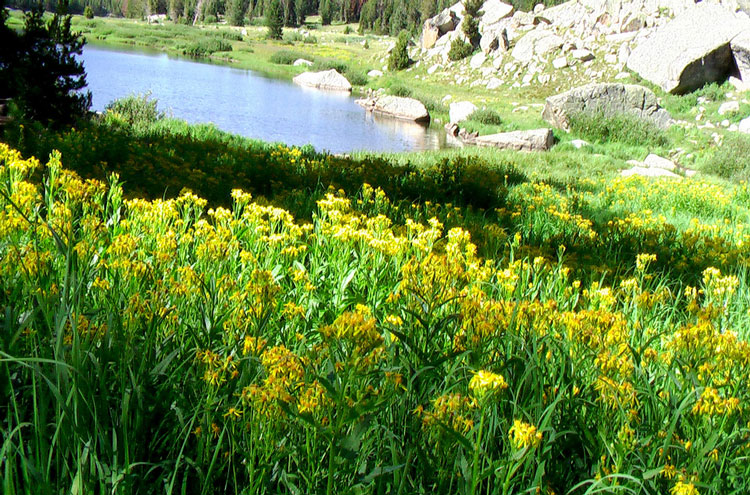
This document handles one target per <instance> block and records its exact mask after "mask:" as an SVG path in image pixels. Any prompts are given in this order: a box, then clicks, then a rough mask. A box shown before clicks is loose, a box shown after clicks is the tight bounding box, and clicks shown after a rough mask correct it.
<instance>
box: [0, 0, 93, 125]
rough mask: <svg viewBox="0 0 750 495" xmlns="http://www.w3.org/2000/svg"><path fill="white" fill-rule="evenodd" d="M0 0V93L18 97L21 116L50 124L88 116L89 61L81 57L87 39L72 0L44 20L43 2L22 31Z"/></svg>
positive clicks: (29, 13) (27, 16) (62, 4)
mask: <svg viewBox="0 0 750 495" xmlns="http://www.w3.org/2000/svg"><path fill="white" fill-rule="evenodd" d="M4 3H5V2H4V1H2V2H0V11H2V12H3V13H2V17H0V20H2V28H1V29H0V33H1V34H0V45H1V46H2V49H0V92H1V93H5V94H3V95H0V96H5V97H10V98H12V99H13V101H14V102H15V105H16V107H17V108H18V109H19V111H20V113H21V115H20V116H21V117H23V118H26V119H31V120H35V121H38V122H42V123H44V124H48V123H49V124H56V125H61V124H66V123H70V122H73V121H75V119H76V118H78V117H81V116H83V115H85V114H86V113H87V112H88V109H89V107H90V106H91V93H89V92H86V93H81V92H80V90H82V89H83V88H84V87H85V86H86V74H85V71H84V68H83V64H82V63H81V62H80V61H78V60H77V59H76V55H80V54H81V52H82V50H83V45H84V40H83V38H82V37H81V36H80V35H79V34H78V33H73V32H72V31H71V28H70V15H67V14H66V12H67V0H61V1H60V3H59V4H58V8H57V12H56V13H55V14H54V15H53V16H52V18H51V19H49V20H48V21H45V20H44V7H43V4H42V3H41V2H40V3H38V4H37V5H35V6H34V8H32V9H31V10H30V11H29V12H27V13H26V19H25V23H24V29H23V31H22V32H20V33H16V32H15V31H13V30H11V29H10V28H8V27H7V26H6V24H5V21H6V19H7V13H6V12H5V8H4V7H5V5H4Z"/></svg>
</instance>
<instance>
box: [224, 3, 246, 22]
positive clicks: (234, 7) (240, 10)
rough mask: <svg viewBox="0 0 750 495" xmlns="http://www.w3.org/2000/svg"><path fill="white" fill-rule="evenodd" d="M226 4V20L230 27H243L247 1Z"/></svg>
mask: <svg viewBox="0 0 750 495" xmlns="http://www.w3.org/2000/svg"><path fill="white" fill-rule="evenodd" d="M227 3H228V6H227V17H228V19H227V20H228V22H229V24H231V25H232V26H244V25H245V12H246V11H247V0H228V1H227Z"/></svg>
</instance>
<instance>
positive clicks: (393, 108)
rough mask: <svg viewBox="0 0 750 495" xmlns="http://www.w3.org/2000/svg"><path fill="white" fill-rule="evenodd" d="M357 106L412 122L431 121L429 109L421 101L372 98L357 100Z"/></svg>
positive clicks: (386, 97)
mask: <svg viewBox="0 0 750 495" xmlns="http://www.w3.org/2000/svg"><path fill="white" fill-rule="evenodd" d="M357 104H359V105H360V106H362V107H364V108H365V109H367V110H369V111H371V112H374V113H378V114H381V115H387V116H389V117H395V118H398V119H403V120H411V121H413V122H429V121H430V113H429V112H428V111H427V108H425V106H424V104H423V103H422V102H421V101H419V100H415V99H414V98H404V97H401V96H391V95H385V96H372V97H369V98H362V99H359V100H357Z"/></svg>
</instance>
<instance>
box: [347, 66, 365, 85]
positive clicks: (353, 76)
mask: <svg viewBox="0 0 750 495" xmlns="http://www.w3.org/2000/svg"><path fill="white" fill-rule="evenodd" d="M344 75H345V76H346V78H347V79H348V80H349V82H350V83H352V85H353V86H364V85H365V84H367V81H369V79H368V77H367V74H365V73H364V72H362V71H359V70H351V69H350V70H349V71H347V72H346V74H344Z"/></svg>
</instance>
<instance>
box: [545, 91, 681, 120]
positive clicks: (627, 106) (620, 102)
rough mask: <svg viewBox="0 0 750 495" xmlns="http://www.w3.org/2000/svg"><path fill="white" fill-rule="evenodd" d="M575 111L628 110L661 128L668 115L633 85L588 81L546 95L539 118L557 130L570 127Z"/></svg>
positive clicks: (651, 95)
mask: <svg viewBox="0 0 750 495" xmlns="http://www.w3.org/2000/svg"><path fill="white" fill-rule="evenodd" d="M578 113H592V114H593V113H603V114H605V115H616V114H619V113H627V114H632V115H636V116H638V117H640V118H642V119H645V120H648V121H650V122H653V123H654V124H656V125H657V126H658V127H660V128H662V129H664V128H667V127H669V125H670V123H671V117H670V115H669V113H668V112H667V111H666V110H664V109H663V108H661V107H660V106H659V104H658V102H657V100H656V95H655V94H654V93H653V92H652V91H651V90H650V89H647V88H644V87H643V86H637V85H634V84H617V83H599V84H596V83H595V84H588V85H586V86H581V87H579V88H574V89H571V90H570V91H566V92H565V93H561V94H559V95H555V96H550V97H549V98H547V103H546V105H545V107H544V111H543V112H542V118H544V120H546V121H547V122H549V123H550V124H552V125H553V126H555V127H558V128H560V129H565V130H569V129H570V116H571V115H574V114H578Z"/></svg>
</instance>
